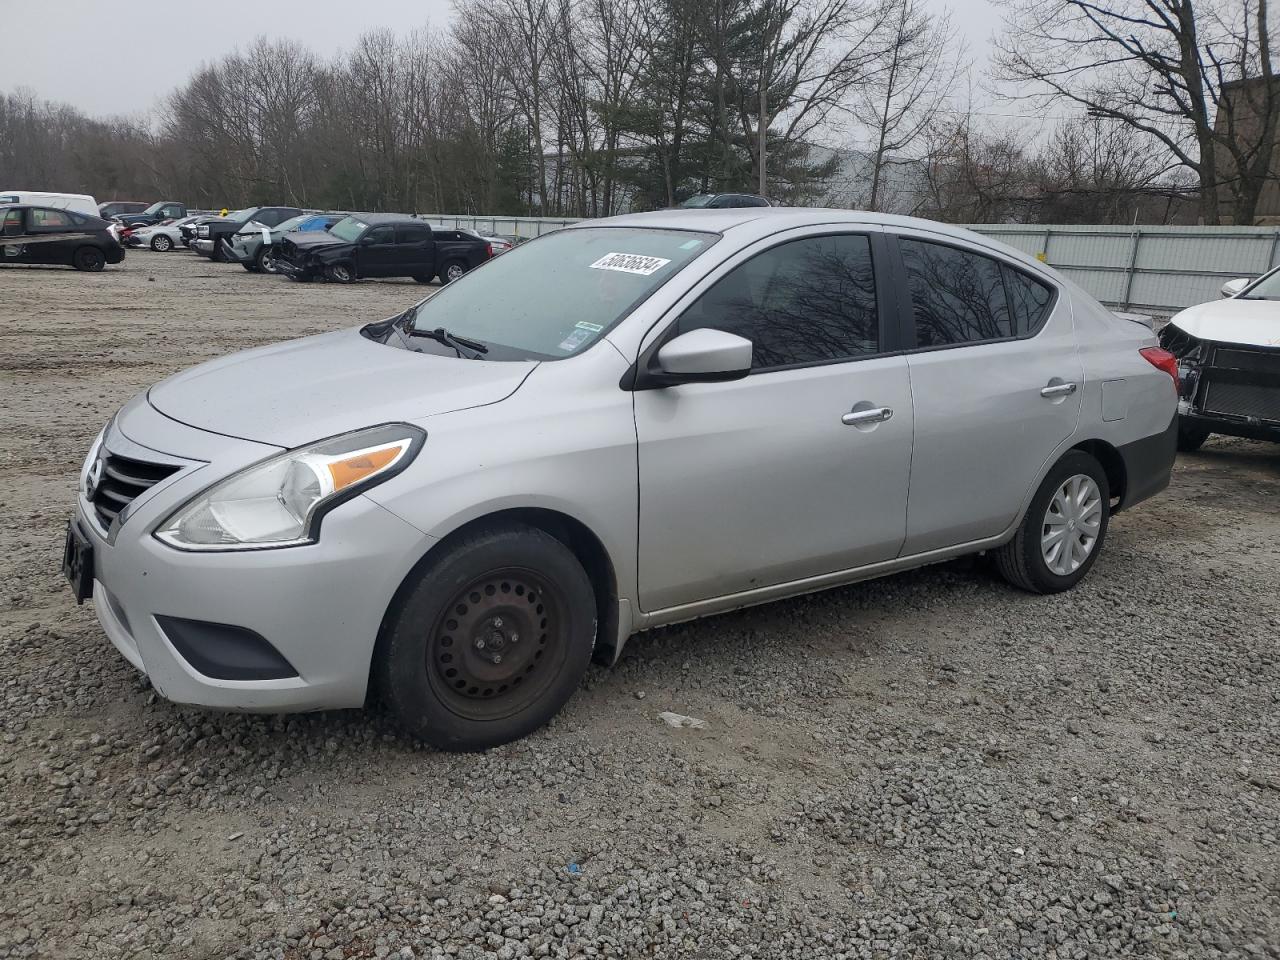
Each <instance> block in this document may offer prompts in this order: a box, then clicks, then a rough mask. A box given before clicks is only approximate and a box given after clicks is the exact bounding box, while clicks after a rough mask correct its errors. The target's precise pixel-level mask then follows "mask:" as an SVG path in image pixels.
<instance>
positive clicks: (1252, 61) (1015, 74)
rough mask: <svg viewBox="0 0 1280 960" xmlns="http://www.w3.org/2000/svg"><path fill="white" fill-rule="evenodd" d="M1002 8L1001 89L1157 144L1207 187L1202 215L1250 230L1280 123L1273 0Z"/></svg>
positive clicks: (1051, 1) (1067, 0)
mask: <svg viewBox="0 0 1280 960" xmlns="http://www.w3.org/2000/svg"><path fill="white" fill-rule="evenodd" d="M1217 2H1220V3H1221V7H1215V6H1213V4H1214V3H1215V0H1002V3H1003V5H1004V7H1005V9H1006V11H1007V13H1006V28H1005V31H1004V33H1003V35H1002V36H1001V37H1000V38H999V40H998V42H997V47H996V56H995V64H996V73H997V77H998V79H1000V80H1002V81H1004V82H1005V83H1008V84H1012V85H1014V86H1013V89H1015V90H1017V91H1018V93H1016V94H1014V96H1020V97H1026V98H1030V99H1034V100H1039V101H1041V102H1045V103H1052V102H1066V103H1071V104H1075V105H1077V106H1079V107H1082V108H1084V109H1086V110H1088V111H1089V112H1090V113H1092V114H1093V115H1095V116H1099V117H1107V118H1111V119H1114V120H1117V121H1119V122H1121V123H1123V124H1125V125H1127V126H1128V127H1129V128H1130V129H1131V130H1133V131H1134V132H1136V133H1138V134H1140V135H1143V136H1147V137H1151V138H1153V139H1155V140H1156V141H1158V142H1159V143H1161V144H1162V145H1163V146H1164V148H1165V149H1167V150H1168V151H1170V152H1171V153H1172V154H1173V155H1174V156H1175V157H1176V158H1177V159H1178V161H1179V162H1180V163H1182V164H1183V165H1185V166H1186V167H1187V168H1188V169H1189V170H1191V171H1193V172H1194V173H1195V175H1196V176H1197V178H1198V179H1199V182H1200V215H1201V218H1202V219H1203V220H1204V222H1205V223H1217V222H1219V218H1220V203H1219V189H1220V188H1225V191H1226V193H1227V195H1228V196H1229V198H1230V205H1231V216H1232V219H1234V221H1235V222H1237V223H1251V222H1252V221H1253V218H1254V215H1255V211H1256V208H1257V201H1258V196H1259V194H1260V192H1261V189H1262V184H1263V182H1264V181H1265V180H1266V179H1267V178H1268V176H1270V165H1271V155H1272V152H1273V144H1274V141H1275V137H1276V128H1277V119H1278V117H1277V114H1278V113H1280V87H1277V84H1276V82H1275V78H1274V76H1273V72H1272V65H1271V50H1270V39H1269V32H1270V28H1269V24H1268V0H1244V2H1243V3H1240V2H1239V0H1217Z"/></svg>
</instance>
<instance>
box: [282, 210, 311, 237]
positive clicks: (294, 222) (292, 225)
mask: <svg viewBox="0 0 1280 960" xmlns="http://www.w3.org/2000/svg"><path fill="white" fill-rule="evenodd" d="M310 219H311V214H309V213H304V214H302V216H300V217H290V218H289V219H288V220H286V221H285V222H284V223H282V224H280V226H278V227H276V228H275V232H276V233H288V232H289V231H290V230H297V229H298V227H300V226H301V225H302V223H303V221H305V220H310Z"/></svg>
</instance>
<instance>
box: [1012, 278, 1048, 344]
mask: <svg viewBox="0 0 1280 960" xmlns="http://www.w3.org/2000/svg"><path fill="white" fill-rule="evenodd" d="M1004 282H1005V289H1007V290H1008V291H1009V306H1010V307H1011V308H1012V309H1013V332H1014V334H1015V335H1016V336H1019V337H1025V336H1026V335H1027V334H1030V333H1035V332H1036V331H1037V330H1039V329H1040V325H1041V324H1043V323H1044V322H1045V320H1046V319H1048V317H1049V311H1050V310H1052V309H1053V288H1052V287H1050V286H1049V285H1048V284H1045V283H1041V282H1040V281H1039V280H1033V279H1032V278H1031V277H1029V276H1027V275H1026V274H1025V273H1022V272H1021V271H1019V270H1015V269H1013V268H1012V267H1010V266H1008V265H1006V266H1005V268H1004Z"/></svg>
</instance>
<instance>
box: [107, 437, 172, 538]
mask: <svg viewBox="0 0 1280 960" xmlns="http://www.w3.org/2000/svg"><path fill="white" fill-rule="evenodd" d="M177 472H178V468H177V467H173V466H170V465H169V464H167V463H146V462H145V461H142V460H132V459H130V458H129V457H121V456H117V455H116V454H114V453H104V454H103V457H102V476H101V478H100V479H99V480H98V486H97V488H96V489H95V490H94V491H93V499H92V501H91V502H92V504H93V512H94V513H95V514H97V516H98V522H99V523H101V524H102V526H103V527H104V528H105V529H110V527H111V523H112V521H114V520H115V518H116V517H117V516H118V515H119V514H120V511H121V510H123V509H124V508H125V507H127V506H128V505H129V504H131V503H133V501H134V500H136V499H137V498H138V497H139V496H141V495H142V494H143V493H144V492H146V491H147V490H149V489H151V488H152V487H154V486H155V485H156V484H157V483H159V482H160V481H161V480H164V479H165V478H167V477H171V476H173V475H174V474H175V473H177Z"/></svg>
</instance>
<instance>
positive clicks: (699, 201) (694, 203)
mask: <svg viewBox="0 0 1280 960" xmlns="http://www.w3.org/2000/svg"><path fill="white" fill-rule="evenodd" d="M715 198H716V195H715V194H714V193H699V194H698V195H697V196H693V197H690V198H689V199H688V200H686V201H685V202H684V203H681V204H679V205H678V206H680V207H682V208H683V209H685V210H696V209H697V208H699V207H705V206H709V205H710V204H711V201H712V200H714V199H715Z"/></svg>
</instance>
